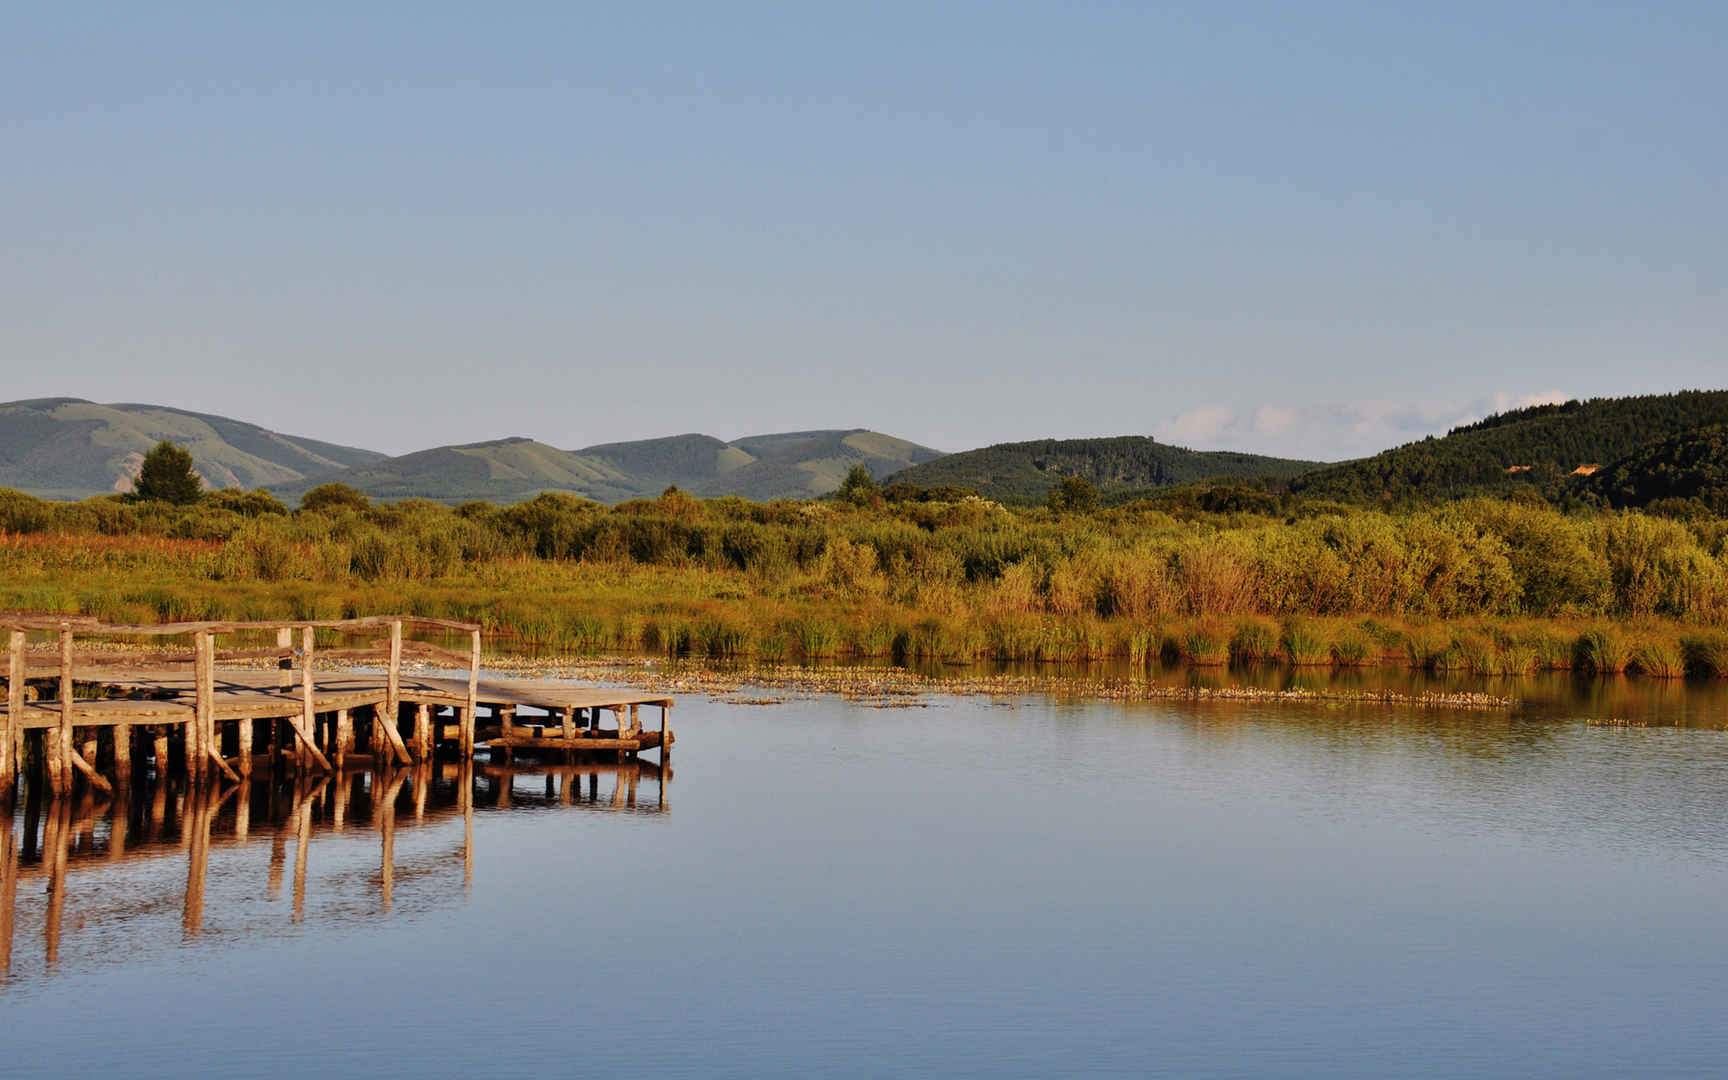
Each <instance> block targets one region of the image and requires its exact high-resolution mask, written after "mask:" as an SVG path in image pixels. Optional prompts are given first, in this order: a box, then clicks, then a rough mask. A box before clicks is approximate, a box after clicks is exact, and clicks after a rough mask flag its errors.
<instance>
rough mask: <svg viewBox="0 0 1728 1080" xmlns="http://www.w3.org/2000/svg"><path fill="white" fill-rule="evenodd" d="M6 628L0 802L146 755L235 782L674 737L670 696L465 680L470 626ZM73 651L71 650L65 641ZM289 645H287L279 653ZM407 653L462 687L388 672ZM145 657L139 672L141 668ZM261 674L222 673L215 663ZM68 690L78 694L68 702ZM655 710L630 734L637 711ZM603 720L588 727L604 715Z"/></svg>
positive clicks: (369, 621)
mask: <svg viewBox="0 0 1728 1080" xmlns="http://www.w3.org/2000/svg"><path fill="white" fill-rule="evenodd" d="M405 627H415V628H426V629H431V630H433V631H436V632H438V633H439V634H441V635H452V634H455V635H461V636H465V637H467V638H468V644H469V648H468V650H467V651H466V652H456V651H454V650H450V649H447V648H444V647H442V646H438V645H432V644H429V643H424V642H414V641H407V640H405V639H404V636H403V633H404V628H405ZM0 628H4V629H8V630H10V649H9V651H8V658H7V664H6V677H7V696H6V701H5V706H4V708H0V794H3V793H5V792H6V791H9V790H10V789H11V788H12V786H13V785H14V783H15V782H16V778H17V776H18V773H19V771H20V769H21V768H23V767H24V766H25V764H26V763H27V762H28V763H30V764H32V765H34V766H36V767H39V768H40V769H41V771H42V772H43V773H45V775H46V779H47V781H48V784H49V785H50V787H51V788H52V789H53V790H54V791H56V792H64V791H68V790H70V789H71V788H72V786H73V782H74V778H75V776H78V775H82V776H83V777H84V778H85V779H86V780H87V781H88V782H89V783H90V784H91V785H93V786H95V787H97V788H100V789H104V790H106V789H108V788H109V787H110V786H111V779H110V778H113V779H117V780H123V779H125V778H127V777H128V776H129V775H130V773H131V770H132V769H133V768H134V767H136V765H138V764H140V763H142V761H143V760H145V759H146V758H147V759H149V761H150V763H151V764H152V765H153V766H154V768H155V769H156V771H157V772H158V773H159V774H160V773H165V772H166V771H167V770H168V769H170V768H172V767H173V766H174V763H175V762H176V761H178V762H179V763H180V765H181V767H182V768H184V770H185V771H186V772H187V773H188V774H189V775H191V776H193V777H202V776H203V775H204V774H205V773H207V772H210V773H216V774H218V775H222V776H226V777H228V778H229V779H234V780H237V779H239V778H240V777H242V776H245V775H248V774H250V772H251V771H252V769H253V767H254V766H255V765H257V764H260V763H262V764H266V765H274V764H276V763H279V762H286V763H288V764H290V765H292V766H293V767H295V768H298V769H316V770H319V771H323V772H330V771H333V770H337V769H341V768H343V767H344V766H345V765H347V764H349V763H354V764H360V763H366V762H377V763H381V764H401V765H410V764H418V763H422V762H429V761H432V760H434V759H435V758H436V757H438V756H440V755H443V756H445V757H449V756H456V757H458V758H460V759H462V760H469V759H471V758H472V756H473V753H474V750H475V748H476V747H477V746H478V745H481V744H484V745H486V746H488V747H489V748H492V749H494V750H496V751H498V752H500V753H502V755H503V756H504V757H506V758H509V757H510V756H511V755H513V754H515V753H517V752H518V751H529V752H534V753H539V754H543V753H557V754H561V755H571V754H583V753H594V752H610V753H615V754H617V755H619V756H620V758H624V757H632V758H633V757H634V756H635V755H636V754H637V753H639V752H640V751H642V750H658V751H659V753H660V756H661V760H662V761H665V760H666V759H667V755H668V754H669V752H670V749H671V746H672V744H673V742H674V741H675V737H674V735H673V733H672V731H671V730H670V729H668V727H667V716H668V713H669V711H670V710H671V708H672V705H673V700H672V699H671V698H670V697H667V696H665V695H663V694H638V693H634V692H631V691H627V690H606V689H602V688H597V687H583V686H572V685H569V684H567V683H556V682H548V681H539V680H528V679H482V678H481V677H480V627H478V626H476V625H474V624H471V623H459V622H452V621H449V620H444V619H426V618H419V617H416V616H409V615H391V616H375V617H371V618H364V619H346V620H337V621H321V622H300V623H292V624H282V623H249V622H223V623H165V624H160V625H149V626H117V625H105V624H102V623H99V622H96V621H95V620H91V619H67V618H63V617H62V618H56V617H54V616H43V615H15V614H14V615H5V614H0ZM318 631H325V632H326V634H327V635H337V634H348V635H354V634H365V633H371V632H382V633H383V634H384V635H386V636H385V637H384V638H382V639H380V640H379V641H377V642H374V643H373V644H372V645H371V646H370V647H368V648H360V649H326V650H325V651H324V652H323V653H320V652H319V651H318V650H317V648H316V645H315V643H316V638H317V633H318ZM32 632H36V633H44V632H47V633H54V634H57V635H58V639H59V653H58V656H57V657H55V658H54V661H53V662H45V661H46V659H47V658H46V657H44V656H43V655H42V654H40V653H32V652H31V651H30V650H29V649H28V648H27V635H28V634H29V633H32ZM80 635H82V636H84V637H85V640H86V645H87V646H89V645H90V643H91V642H92V641H93V640H94V641H97V642H99V644H97V645H95V646H94V647H87V648H86V649H85V650H84V651H83V652H82V653H81V652H79V650H78V648H77V638H78V637H79V636H80ZM271 635H274V637H275V641H276V645H275V647H274V648H270V647H253V648H241V649H235V650H231V651H229V652H226V653H221V652H218V651H217V649H216V644H217V641H218V638H219V637H222V636H229V637H241V638H246V637H260V636H262V637H269V636H271ZM176 636H179V637H190V638H191V639H192V648H191V650H189V651H187V650H184V649H182V650H180V651H179V652H175V651H174V650H171V649H170V650H159V651H157V652H155V653H153V654H150V655H149V656H148V657H139V656H138V655H136V654H133V653H127V652H119V651H115V649H114V647H113V646H112V644H109V643H112V642H114V641H117V640H124V639H127V638H138V637H147V638H153V639H160V638H164V637H176ZM296 639H298V648H296V647H295V644H296ZM321 656H322V657H324V658H326V659H330V660H336V661H341V662H344V663H346V664H356V663H359V664H371V663H374V662H375V663H376V664H377V665H378V667H379V670H378V671H376V672H369V671H364V670H362V671H354V670H328V669H327V670H319V669H318V661H319V658H320V657H321ZM405 656H406V657H411V658H416V659H420V660H425V661H428V662H430V663H433V664H439V665H442V666H445V667H447V668H458V669H460V668H463V667H465V668H467V675H466V678H442V677H433V676H428V675H423V674H418V673H414V672H409V671H405V670H404V669H403V662H404V658H405ZM145 660H148V663H145V662H144V661H145ZM223 660H227V661H229V662H230V663H235V662H244V663H249V664H252V665H257V664H259V663H261V662H262V663H272V662H273V663H275V664H276V665H277V667H275V668H273V669H272V668H268V667H266V668H262V669H261V668H259V667H256V666H253V667H245V668H242V667H224V668H218V667H217V664H218V663H219V662H220V661H223ZM80 686H82V687H84V688H85V690H86V696H84V697H80V696H78V693H77V690H78V688H79V687H80ZM644 706H647V707H657V708H659V710H660V716H659V721H660V723H659V726H658V728H654V729H649V728H644V727H643V726H642V723H641V715H640V713H641V709H642V708H643V707H644ZM608 713H610V714H611V717H612V726H611V727H605V726H603V722H602V721H603V717H604V716H605V714H608Z"/></svg>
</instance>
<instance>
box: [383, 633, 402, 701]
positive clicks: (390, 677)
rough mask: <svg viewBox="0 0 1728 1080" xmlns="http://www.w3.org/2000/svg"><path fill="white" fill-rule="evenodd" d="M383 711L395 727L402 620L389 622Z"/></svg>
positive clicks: (399, 683)
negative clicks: (388, 668) (388, 659)
mask: <svg viewBox="0 0 1728 1080" xmlns="http://www.w3.org/2000/svg"><path fill="white" fill-rule="evenodd" d="M384 713H385V717H386V719H387V722H388V723H389V724H390V725H391V726H392V727H395V726H396V725H397V724H398V723H399V722H400V720H401V718H402V620H401V619H397V620H395V621H394V622H392V623H391V624H390V670H389V672H388V674H386V676H385V680H384Z"/></svg>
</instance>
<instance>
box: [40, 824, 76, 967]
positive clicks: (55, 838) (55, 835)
mask: <svg viewBox="0 0 1728 1080" xmlns="http://www.w3.org/2000/svg"><path fill="white" fill-rule="evenodd" d="M71 819H72V803H71V801H70V800H67V799H55V800H54V803H53V805H51V806H50V807H48V824H47V825H46V826H45V827H44V832H45V834H46V835H45V837H44V839H45V840H46V843H45V844H44V845H43V847H44V849H45V850H44V851H43V852H42V858H43V860H44V861H46V862H47V864H48V917H47V919H46V920H45V921H44V922H43V925H42V940H43V944H44V953H45V956H46V960H47V963H48V966H49V967H53V966H54V965H55V964H57V963H59V962H60V922H61V920H62V919H63V918H64V917H65V915H66V845H67V844H68V843H69V842H70V841H71V839H72V837H71V832H72V820H71Z"/></svg>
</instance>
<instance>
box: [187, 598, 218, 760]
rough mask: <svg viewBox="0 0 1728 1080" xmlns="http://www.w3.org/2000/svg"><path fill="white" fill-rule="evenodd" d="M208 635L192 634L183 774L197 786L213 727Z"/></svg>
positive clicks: (212, 680) (213, 715)
mask: <svg viewBox="0 0 1728 1080" xmlns="http://www.w3.org/2000/svg"><path fill="white" fill-rule="evenodd" d="M210 654H211V648H210V632H209V631H207V630H200V631H198V632H197V633H195V634H193V635H192V701H193V713H194V715H193V718H192V723H191V724H189V725H187V729H186V746H187V751H186V765H187V769H186V772H187V775H188V776H190V777H191V778H192V781H193V783H197V782H198V781H199V780H202V779H203V778H204V772H205V758H206V757H208V756H209V748H208V740H209V738H210V733H211V730H212V728H213V727H214V726H215V716H216V687H215V677H214V675H213V674H212V673H211V670H210V668H211V658H210Z"/></svg>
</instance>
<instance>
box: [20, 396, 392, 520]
mask: <svg viewBox="0 0 1728 1080" xmlns="http://www.w3.org/2000/svg"><path fill="white" fill-rule="evenodd" d="M163 439H169V440H171V441H173V442H176V443H179V444H180V445H182V446H184V447H186V449H188V450H190V451H191V452H192V462H193V467H194V468H196V469H197V470H198V474H199V475H200V476H201V477H203V479H204V483H205V485H206V486H207V487H213V488H219V487H242V488H258V487H267V488H273V489H276V488H283V487H287V486H290V485H293V484H296V483H298V482H300V481H301V480H303V479H304V478H305V477H306V476H307V475H309V474H313V473H323V472H328V471H330V470H332V469H340V468H345V467H348V466H354V465H365V464H367V463H369V462H372V461H376V460H378V459H380V458H382V457H383V455H382V454H378V453H374V452H373V451H370V450H358V449H355V448H354V447H350V446H337V445H334V444H332V443H326V442H319V441H318V440H316V439H306V438H301V437H299V436H293V435H283V434H280V433H278V432H274V431H268V430H266V429H264V428H261V427H258V426H257V425H256V424H247V423H244V422H242V421H239V420H231V419H229V418H227V417H222V416H210V415H207V414H204V413H194V412H187V411H185V410H183V409H171V408H166V407H164V406H160V405H137V404H112V405H101V404H97V403H95V402H91V401H84V400H82V399H79V398H38V399H35V400H31V401H12V402H7V403H5V404H0V487H9V488H17V489H19V490H21V491H28V492H30V493H32V494H35V495H40V496H43V497H46V498H53V499H79V498H85V497H88V496H91V495H102V494H109V493H112V492H115V491H129V490H131V487H132V478H133V476H134V474H135V473H136V471H137V468H138V463H139V462H140V461H142V460H143V457H144V454H145V453H146V452H147V451H148V450H149V449H150V448H151V447H152V446H154V445H156V444H157V443H158V442H160V441H161V440H163Z"/></svg>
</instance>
